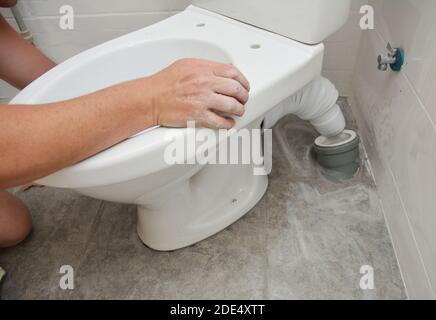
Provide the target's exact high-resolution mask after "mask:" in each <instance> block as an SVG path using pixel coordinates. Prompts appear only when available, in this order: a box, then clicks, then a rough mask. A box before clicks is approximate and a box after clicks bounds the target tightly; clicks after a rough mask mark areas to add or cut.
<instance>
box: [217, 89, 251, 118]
mask: <svg viewBox="0 0 436 320" xmlns="http://www.w3.org/2000/svg"><path fill="white" fill-rule="evenodd" d="M209 109H211V110H213V111H219V112H224V113H228V114H232V115H235V116H238V117H241V116H243V115H244V113H245V107H244V105H243V104H242V103H240V102H239V101H238V100H236V99H235V98H232V97H228V96H225V95H222V94H216V95H215V96H214V97H213V99H212V100H211V102H210V103H209Z"/></svg>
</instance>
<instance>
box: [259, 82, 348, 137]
mask: <svg viewBox="0 0 436 320" xmlns="http://www.w3.org/2000/svg"><path fill="white" fill-rule="evenodd" d="M338 97H339V93H338V90H336V88H335V86H334V85H333V84H332V83H331V82H330V81H329V80H328V79H326V78H324V77H319V78H317V79H315V80H314V81H312V82H311V83H309V84H308V85H307V86H305V87H304V88H303V89H301V90H300V91H299V92H297V93H296V94H294V95H293V96H292V97H290V98H288V99H286V100H285V101H283V102H282V103H280V104H279V105H278V106H277V107H276V108H274V109H273V110H272V111H271V112H269V113H268V114H267V115H266V118H265V122H264V126H265V128H272V127H273V126H274V125H275V124H276V123H277V122H278V121H279V120H280V119H281V118H283V117H284V116H285V115H287V114H295V115H296V116H298V117H299V118H301V119H303V120H308V121H309V122H310V123H311V124H312V125H313V126H314V127H315V129H316V130H317V131H318V132H319V133H320V134H321V135H323V136H326V137H334V136H337V135H338V134H341V133H342V132H343V131H344V130H345V118H344V115H343V113H342V111H341V109H340V108H339V106H338V105H337V103H336V102H337V100H338Z"/></svg>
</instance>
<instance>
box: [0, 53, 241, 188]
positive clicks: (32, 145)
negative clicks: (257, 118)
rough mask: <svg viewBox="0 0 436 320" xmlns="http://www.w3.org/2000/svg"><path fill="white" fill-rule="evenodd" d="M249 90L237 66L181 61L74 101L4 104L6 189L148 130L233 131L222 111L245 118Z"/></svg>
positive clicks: (0, 116)
mask: <svg viewBox="0 0 436 320" xmlns="http://www.w3.org/2000/svg"><path fill="white" fill-rule="evenodd" d="M248 90H249V85H248V82H247V80H246V79H245V78H244V76H243V75H242V74H241V73H240V72H239V71H238V70H237V69H236V68H235V67H233V66H232V65H228V64H220V63H215V62H209V61H204V60H192V59H189V60H181V61H178V62H176V63H174V64H173V65H172V66H170V67H169V68H167V69H165V70H163V71H161V72H160V73H158V74H156V75H154V76H151V77H148V78H144V79H140V80H134V81H130V82H126V83H123V84H120V85H116V86H114V87H111V88H108V89H104V90H102V91H98V92H96V93H93V94H90V95H87V96H83V97H79V98H76V99H73V100H69V101H63V102H59V103H53V104H45V105H35V106H0V189H1V188H8V187H13V186H17V185H21V184H24V183H27V182H30V181H33V180H36V179H39V178H41V177H44V176H46V175H48V174H50V173H53V172H56V171H58V170H60V169H62V168H65V167H67V166H70V165H72V164H75V163H77V162H79V161H81V160H83V159H86V158H88V157H90V156H92V155H94V154H96V153H98V152H100V151H102V150H104V149H106V148H108V147H110V146H112V145H114V144H116V143H118V142H121V141H122V140H124V139H126V138H128V137H129V136H131V135H133V134H135V133H138V132H140V131H141V130H143V129H145V128H148V127H151V126H154V125H163V126H170V127H185V126H186V122H187V121H189V120H193V121H196V123H197V125H198V126H204V127H211V128H231V127H232V126H233V125H234V121H233V120H232V119H230V118H227V117H223V116H219V115H218V114H217V113H216V112H215V111H220V112H225V113H228V114H233V115H237V116H241V115H242V114H243V113H244V104H245V103H246V102H247V101H248Z"/></svg>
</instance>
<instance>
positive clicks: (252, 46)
mask: <svg viewBox="0 0 436 320" xmlns="http://www.w3.org/2000/svg"><path fill="white" fill-rule="evenodd" d="M250 48H251V49H260V48H261V45H260V44H257V43H255V44H252V45H251V46H250Z"/></svg>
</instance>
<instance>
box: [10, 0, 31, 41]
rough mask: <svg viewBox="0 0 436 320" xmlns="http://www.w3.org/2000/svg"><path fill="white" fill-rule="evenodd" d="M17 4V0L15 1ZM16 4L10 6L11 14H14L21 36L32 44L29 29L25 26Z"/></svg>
mask: <svg viewBox="0 0 436 320" xmlns="http://www.w3.org/2000/svg"><path fill="white" fill-rule="evenodd" d="M17 5H18V2H17ZM17 5H15V6H14V7H12V8H11V11H12V14H13V15H14V18H15V21H16V23H17V25H18V28H19V29H20V34H21V36H22V37H23V38H24V39H25V40H27V41H29V42H30V43H32V44H33V36H32V33H31V32H30V30H29V29H28V28H27V26H26V23H25V22H24V20H23V17H22V15H21V12H20V10H19V9H18V7H17Z"/></svg>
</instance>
